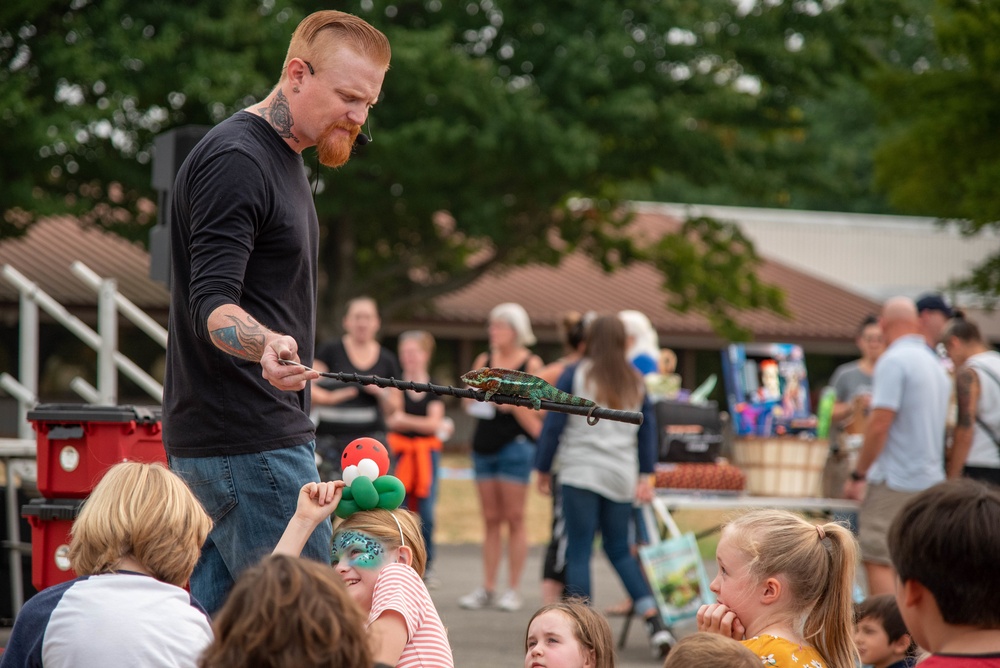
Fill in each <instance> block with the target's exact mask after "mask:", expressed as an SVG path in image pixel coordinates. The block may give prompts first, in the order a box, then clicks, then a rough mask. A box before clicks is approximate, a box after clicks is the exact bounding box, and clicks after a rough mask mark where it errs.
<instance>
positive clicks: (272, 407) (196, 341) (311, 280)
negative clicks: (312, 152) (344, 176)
mask: <svg viewBox="0 0 1000 668" xmlns="http://www.w3.org/2000/svg"><path fill="white" fill-rule="evenodd" d="M171 211H172V218H171V229H170V239H171V270H172V276H171V279H172V287H171V295H170V323H169V340H168V345H167V365H166V378H165V385H164V400H163V428H164V431H163V435H164V445H165V446H166V449H167V452H168V453H169V454H171V455H173V456H178V457H203V456H213V455H221V454H246V453H250V452H262V451H266V450H276V449H279V448H284V447H290V446H294V445H300V444H302V443H306V442H308V441H310V440H312V439H313V437H314V430H313V425H312V422H311V421H310V420H309V396H308V388H307V389H306V390H303V391H300V392H285V391H281V390H278V389H276V388H274V387H273V386H271V385H270V383H268V382H267V381H266V380H265V379H264V378H262V376H261V367H260V364H259V363H255V362H248V361H245V360H242V359H239V358H237V357H234V356H232V355H229V354H227V353H225V352H223V351H221V350H219V349H218V348H216V347H215V345H213V343H212V341H211V339H210V337H209V333H208V316H209V315H210V314H211V313H212V312H213V311H214V310H215V309H216V308H218V307H220V306H223V305H225V304H236V305H238V306H240V307H241V308H243V309H244V310H245V311H246V312H247V313H248V314H250V315H251V316H252V317H254V318H255V319H256V320H257V321H258V322H260V323H261V324H262V325H263V326H265V327H267V328H268V329H271V330H273V331H276V332H280V333H282V334H288V335H289V336H291V337H293V338H294V339H295V341H296V342H297V343H298V347H299V357H300V359H301V360H302V362H303V363H304V364H312V359H313V349H314V340H315V326H316V274H317V264H318V243H319V226H318V221H317V217H316V209H315V206H314V205H313V200H312V196H311V194H310V191H309V182H308V179H307V177H306V174H305V169H304V166H303V163H302V157H301V156H300V155H299V154H298V153H296V152H295V151H293V150H292V149H291V148H289V146H288V145H287V144H286V143H285V142H284V141H283V140H282V139H281V138H280V137H279V136H278V134H277V133H276V132H275V131H274V129H273V128H272V127H271V126H270V125H269V124H268V123H267V121H265V120H264V119H262V118H260V117H259V116H255V115H253V114H250V113H247V112H242V111H241V112H238V113H236V114H235V115H233V116H231V117H230V118H228V119H227V120H225V121H223V122H222V123H220V124H219V125H217V126H216V127H215V128H213V129H212V130H211V131H210V132H209V133H208V134H207V135H206V136H205V138H204V139H202V140H201V142H199V144H198V145H197V146H196V147H195V148H194V150H193V151H192V152H191V154H190V155H189V156H188V158H187V160H185V162H184V164H183V166H182V167H181V169H180V171H179V172H178V174H177V180H176V184H175V186H174V191H173V202H172V209H171Z"/></svg>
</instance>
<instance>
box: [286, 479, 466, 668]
mask: <svg viewBox="0 0 1000 668" xmlns="http://www.w3.org/2000/svg"><path fill="white" fill-rule="evenodd" d="M344 486H345V483H344V482H343V481H342V480H336V481H331V482H322V483H315V482H310V483H306V484H305V485H304V486H303V487H302V489H301V490H300V492H299V499H298V506H297V508H296V510H295V515H294V516H293V517H292V519H291V521H289V523H288V527H287V528H286V529H285V533H284V534H283V535H282V537H281V540H280V541H279V542H278V545H277V546H276V547H275V549H274V552H275V554H289V555H293V556H298V554H299V552H300V551H301V550H302V547H303V546H304V545H305V544H306V541H308V539H309V536H310V535H311V534H312V532H313V530H314V529H315V528H316V527H317V526H319V524H320V523H322V522H324V521H326V520H327V518H328V517H330V515H331V514H333V512H334V511H335V510H336V509H337V506H338V505H339V503H340V501H341V498H342V494H343V488H344ZM331 561H332V564H333V567H334V570H335V571H336V572H337V574H338V575H339V576H340V578H341V580H343V582H344V584H345V585H347V592H348V594H349V595H350V597H351V598H352V599H354V601H355V603H357V604H358V605H359V606H360V608H361V611H362V612H363V613H364V614H365V615H366V616H367V622H366V627H367V629H368V638H369V641H370V643H371V646H372V648H373V650H374V657H373V658H374V660H375V662H376V665H379V664H385V665H389V666H397V668H419V667H420V666H435V667H437V668H453V667H454V658H453V657H452V653H451V645H449V644H448V635H447V632H446V631H445V628H444V624H442V623H441V618H440V616H439V615H438V612H437V609H436V608H435V607H434V602H433V601H432V600H431V596H430V593H429V592H428V591H427V586H426V585H425V584H424V581H423V579H422V577H423V575H424V568H425V567H426V564H427V549H426V547H425V546H424V539H423V536H422V535H421V532H420V520H419V519H418V518H417V516H416V515H415V514H414V513H411V512H410V511H408V510H403V509H396V510H385V509H382V508H376V509H373V510H360V511H358V512H355V513H353V514H352V515H350V516H349V517H347V518H346V519H345V520H344V521H343V522H341V523H340V524H339V525H338V526H337V529H336V531H335V532H334V536H333V550H332V553H331Z"/></svg>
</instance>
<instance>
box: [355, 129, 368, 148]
mask: <svg viewBox="0 0 1000 668" xmlns="http://www.w3.org/2000/svg"><path fill="white" fill-rule="evenodd" d="M354 143H355V144H357V145H358V146H364V145H365V144H369V143H371V138H370V137H369V136H368V135H366V134H365V133H364V132H359V133H358V136H357V138H355V140H354Z"/></svg>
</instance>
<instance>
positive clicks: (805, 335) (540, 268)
mask: <svg viewBox="0 0 1000 668" xmlns="http://www.w3.org/2000/svg"><path fill="white" fill-rule="evenodd" d="M677 223H678V220H677V218H675V217H673V216H665V215H663V214H662V213H655V212H654V213H645V212H639V213H638V214H637V215H636V217H635V219H634V221H633V222H632V225H633V226H634V229H635V231H636V233H638V234H641V235H642V236H644V237H656V236H657V235H662V234H664V233H666V232H667V231H668V230H670V229H673V228H675V226H676V225H677ZM758 277H759V278H760V279H761V280H762V281H764V282H766V283H772V284H775V285H778V286H780V287H781V288H782V289H783V290H784V292H785V295H786V307H787V309H788V311H789V314H790V317H788V318H785V317H782V316H779V315H776V314H773V313H770V312H766V311H748V312H745V313H742V314H740V315H738V317H737V318H736V320H737V321H738V322H739V323H740V324H741V325H742V326H744V327H746V328H747V329H749V330H750V331H752V332H753V334H754V337H755V338H756V339H757V340H780V341H788V342H794V343H802V344H805V345H807V346H808V347H809V349H810V350H811V351H814V352H824V351H830V352H840V351H844V352H854V347H853V346H854V344H853V341H854V337H855V335H856V331H857V326H858V324H859V323H860V322H861V321H862V319H863V318H864V317H865V316H866V315H869V314H872V313H877V312H878V310H879V307H880V305H879V304H878V303H877V302H874V301H872V300H870V299H868V298H866V297H864V296H861V295H858V294H856V293H853V292H850V291H848V290H844V289H842V288H839V287H837V286H834V285H831V284H829V283H827V282H825V281H823V280H821V279H819V278H816V277H814V276H810V275H809V274H806V273H804V272H801V271H798V270H795V269H792V268H791V267H789V266H787V265H785V264H783V263H781V262H777V261H775V260H764V262H763V264H762V266H761V267H760V270H759V272H758ZM661 285H662V277H661V275H660V274H659V272H657V271H656V269H655V268H654V267H652V266H651V265H649V264H645V263H635V264H632V265H630V266H628V267H625V268H623V269H619V270H617V271H615V272H613V273H605V272H604V271H603V270H602V269H601V267H600V266H599V265H598V264H597V263H595V262H594V261H592V260H590V259H589V258H587V257H586V256H585V255H584V254H583V253H580V252H577V253H574V254H572V255H570V256H568V257H566V258H564V259H563V261H562V262H561V263H560V264H559V265H558V266H548V265H529V266H523V267H510V268H499V269H496V270H494V271H491V272H488V273H487V274H485V275H484V276H482V277H481V278H479V279H478V280H476V281H475V282H473V283H471V284H469V285H467V286H465V287H464V288H461V289H459V290H456V291H455V292H452V293H450V294H447V295H444V296H442V297H439V298H437V299H435V300H434V302H433V306H432V308H431V309H430V310H428V311H427V312H426V313H425V314H424V315H423V316H422V317H418V318H415V319H414V320H413V321H412V322H410V323H406V324H407V325H408V326H425V327H431V326H432V325H433V326H434V328H435V329H436V330H437V331H436V332H435V333H441V334H446V333H451V334H454V335H456V336H461V337H462V338H465V337H470V338H480V337H482V335H483V323H485V322H486V320H487V317H488V315H489V312H490V309H492V308H493V307H494V306H495V305H497V304H499V303H501V302H506V301H514V302H518V303H520V304H521V305H522V306H524V308H525V309H526V310H527V311H528V315H529V316H530V317H531V321H532V324H533V325H534V327H535V329H536V334H537V335H538V336H539V337H540V338H542V339H543V340H544V339H549V340H557V338H556V337H557V333H556V332H557V323H558V321H559V319H560V318H561V316H562V314H563V313H564V312H565V311H569V310H574V311H581V312H585V311H588V310H593V311H596V312H598V313H615V312H617V311H620V310H623V309H636V310H638V311H642V312H643V313H645V314H646V315H647V316H648V317H649V319H650V321H651V322H652V323H653V326H654V327H656V329H657V331H658V332H659V333H660V336H661V339H662V341H663V343H664V344H666V345H671V346H684V347H691V348H702V349H716V348H718V347H719V346H720V345H721V344H722V343H723V341H722V340H721V339H720V338H719V337H718V336H717V335H716V334H715V332H714V331H713V330H712V328H711V326H710V324H709V322H708V319H707V318H705V317H704V316H702V315H699V314H696V313H686V314H681V313H677V312H675V311H673V310H672V309H670V308H669V306H668V305H667V300H668V297H669V295H668V293H666V292H664V291H663V290H662V288H661ZM400 325H402V323H400ZM393 329H396V328H395V327H394V328H393Z"/></svg>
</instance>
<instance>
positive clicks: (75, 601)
mask: <svg viewBox="0 0 1000 668" xmlns="http://www.w3.org/2000/svg"><path fill="white" fill-rule="evenodd" d="M211 529H212V520H211V519H210V518H209V516H208V515H207V514H206V513H205V510H204V509H203V508H202V506H201V504H200V503H199V502H198V500H197V499H196V498H195V497H194V494H192V493H191V490H190V489H188V486H187V485H186V484H184V481H183V480H181V479H180V478H179V477H177V476H176V475H175V474H174V473H172V472H171V471H169V470H167V468H166V467H164V466H162V465H160V464H141V463H138V462H123V463H121V464H116V465H115V466H112V467H111V468H110V469H108V471H107V473H105V474H104V477H103V478H101V480H100V482H98V483H97V485H96V486H95V487H94V490H93V491H92V492H91V493H90V496H89V497H88V498H87V500H86V501H85V502H84V504H83V507H82V508H81V510H80V514H79V516H78V517H77V518H76V520H75V521H74V522H73V528H72V530H71V537H70V545H69V559H70V564H71V565H72V567H73V570H74V571H76V573H77V574H78V575H79V577H77V578H76V579H75V580H70V581H69V582H63V583H61V584H57V585H53V586H52V587H49V588H48V589H45V590H44V591H42V592H39V593H38V594H37V595H36V596H34V597H32V598H31V599H29V600H28V602H27V603H25V605H24V607H23V608H22V609H21V612H20V613H19V614H18V616H17V621H16V623H15V624H14V629H13V631H12V632H11V636H10V641H9V642H8V644H7V647H6V650H5V651H4V653H3V659H2V661H0V665H2V666H4V668H7V667H9V666H41V665H44V666H46V668H60V667H63V666H65V667H67V668H68V667H70V666H73V667H77V666H168V665H169V666H192V667H193V666H194V665H195V662H196V661H197V660H198V655H199V654H201V652H202V650H203V649H205V647H206V646H208V644H209V643H210V642H211V641H212V628H211V624H210V622H209V619H208V614H207V613H206V612H205V609H204V608H203V607H202V606H201V604H200V603H198V601H196V600H195V599H194V598H193V597H192V596H191V594H189V593H188V592H186V591H184V589H183V587H184V585H185V584H187V581H188V579H189V578H190V577H191V572H192V571H193V570H194V565H195V563H197V561H198V556H199V555H200V553H201V546H202V544H203V543H204V542H205V538H206V537H207V536H208V532H209V531H210V530H211Z"/></svg>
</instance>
